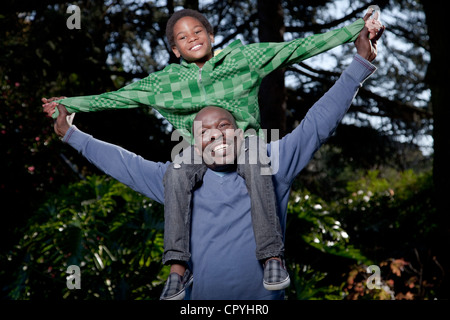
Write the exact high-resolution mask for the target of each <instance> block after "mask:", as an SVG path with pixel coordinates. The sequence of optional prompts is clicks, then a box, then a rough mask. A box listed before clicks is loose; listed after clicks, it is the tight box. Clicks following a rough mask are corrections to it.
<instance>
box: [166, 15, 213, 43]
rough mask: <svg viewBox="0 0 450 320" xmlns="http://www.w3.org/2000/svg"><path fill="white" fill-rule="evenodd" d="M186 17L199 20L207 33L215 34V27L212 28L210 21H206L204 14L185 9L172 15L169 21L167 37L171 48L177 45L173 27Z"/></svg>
mask: <svg viewBox="0 0 450 320" xmlns="http://www.w3.org/2000/svg"><path fill="white" fill-rule="evenodd" d="M184 17H192V18H194V19H197V20H198V21H200V23H201V24H202V25H203V26H204V27H205V29H206V31H207V32H208V33H209V34H214V29H213V27H212V26H211V24H210V23H209V21H208V19H206V18H205V16H204V15H203V14H201V13H200V12H198V11H197V10H192V9H183V10H180V11H177V12H175V13H174V14H172V16H171V17H170V18H169V20H168V21H167V25H166V37H167V41H169V46H170V47H173V46H174V45H175V37H174V35H173V27H174V26H175V24H176V23H177V21H178V20H180V19H181V18H184Z"/></svg>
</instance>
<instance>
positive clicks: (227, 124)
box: [219, 122, 230, 128]
mask: <svg viewBox="0 0 450 320" xmlns="http://www.w3.org/2000/svg"><path fill="white" fill-rule="evenodd" d="M229 125H230V124H229V123H228V122H222V123H220V124H219V128H225V127H228V126H229Z"/></svg>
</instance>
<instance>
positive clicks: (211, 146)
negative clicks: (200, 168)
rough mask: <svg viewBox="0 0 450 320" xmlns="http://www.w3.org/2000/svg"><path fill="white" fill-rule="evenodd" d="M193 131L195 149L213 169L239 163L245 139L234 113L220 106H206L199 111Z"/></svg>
mask: <svg viewBox="0 0 450 320" xmlns="http://www.w3.org/2000/svg"><path fill="white" fill-rule="evenodd" d="M192 133H193V135H194V138H195V151H196V152H197V153H198V154H199V155H202V157H203V161H204V162H205V163H206V165H207V166H208V167H209V168H211V169H213V170H221V169H224V168H226V167H229V166H230V165H236V164H237V161H236V159H237V157H238V155H239V152H240V150H241V146H242V142H243V141H244V132H243V131H242V129H239V128H238V127H237V124H236V120H235V119H234V117H233V115H232V114H231V113H230V112H229V111H227V110H225V109H223V108H220V107H213V106H212V107H206V108H203V109H202V110H200V111H199V112H198V113H197V116H196V117H195V119H194V128H193V130H192Z"/></svg>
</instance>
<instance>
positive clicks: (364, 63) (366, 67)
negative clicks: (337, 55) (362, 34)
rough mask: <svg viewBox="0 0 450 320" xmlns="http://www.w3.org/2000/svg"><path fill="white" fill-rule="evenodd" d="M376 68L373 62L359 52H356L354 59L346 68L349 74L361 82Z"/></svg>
mask: <svg viewBox="0 0 450 320" xmlns="http://www.w3.org/2000/svg"><path fill="white" fill-rule="evenodd" d="M376 70H377V68H376V67H375V66H374V65H373V64H372V63H370V62H369V61H368V60H366V59H364V58H363V57H361V56H360V55H359V54H355V56H354V58H353V61H352V62H351V63H350V65H349V66H348V67H347V69H346V71H347V72H348V73H349V75H350V76H351V77H352V78H354V79H355V80H356V81H358V82H360V83H363V82H364V81H366V79H367V78H369V77H370V76H371V75H372V74H373V73H374V72H375V71H376Z"/></svg>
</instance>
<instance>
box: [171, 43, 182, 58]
mask: <svg viewBox="0 0 450 320" xmlns="http://www.w3.org/2000/svg"><path fill="white" fill-rule="evenodd" d="M172 52H173V53H174V54H175V56H176V57H177V58H178V59H179V58H180V57H181V53H180V51H179V50H178V48H177V46H173V47H172Z"/></svg>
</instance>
